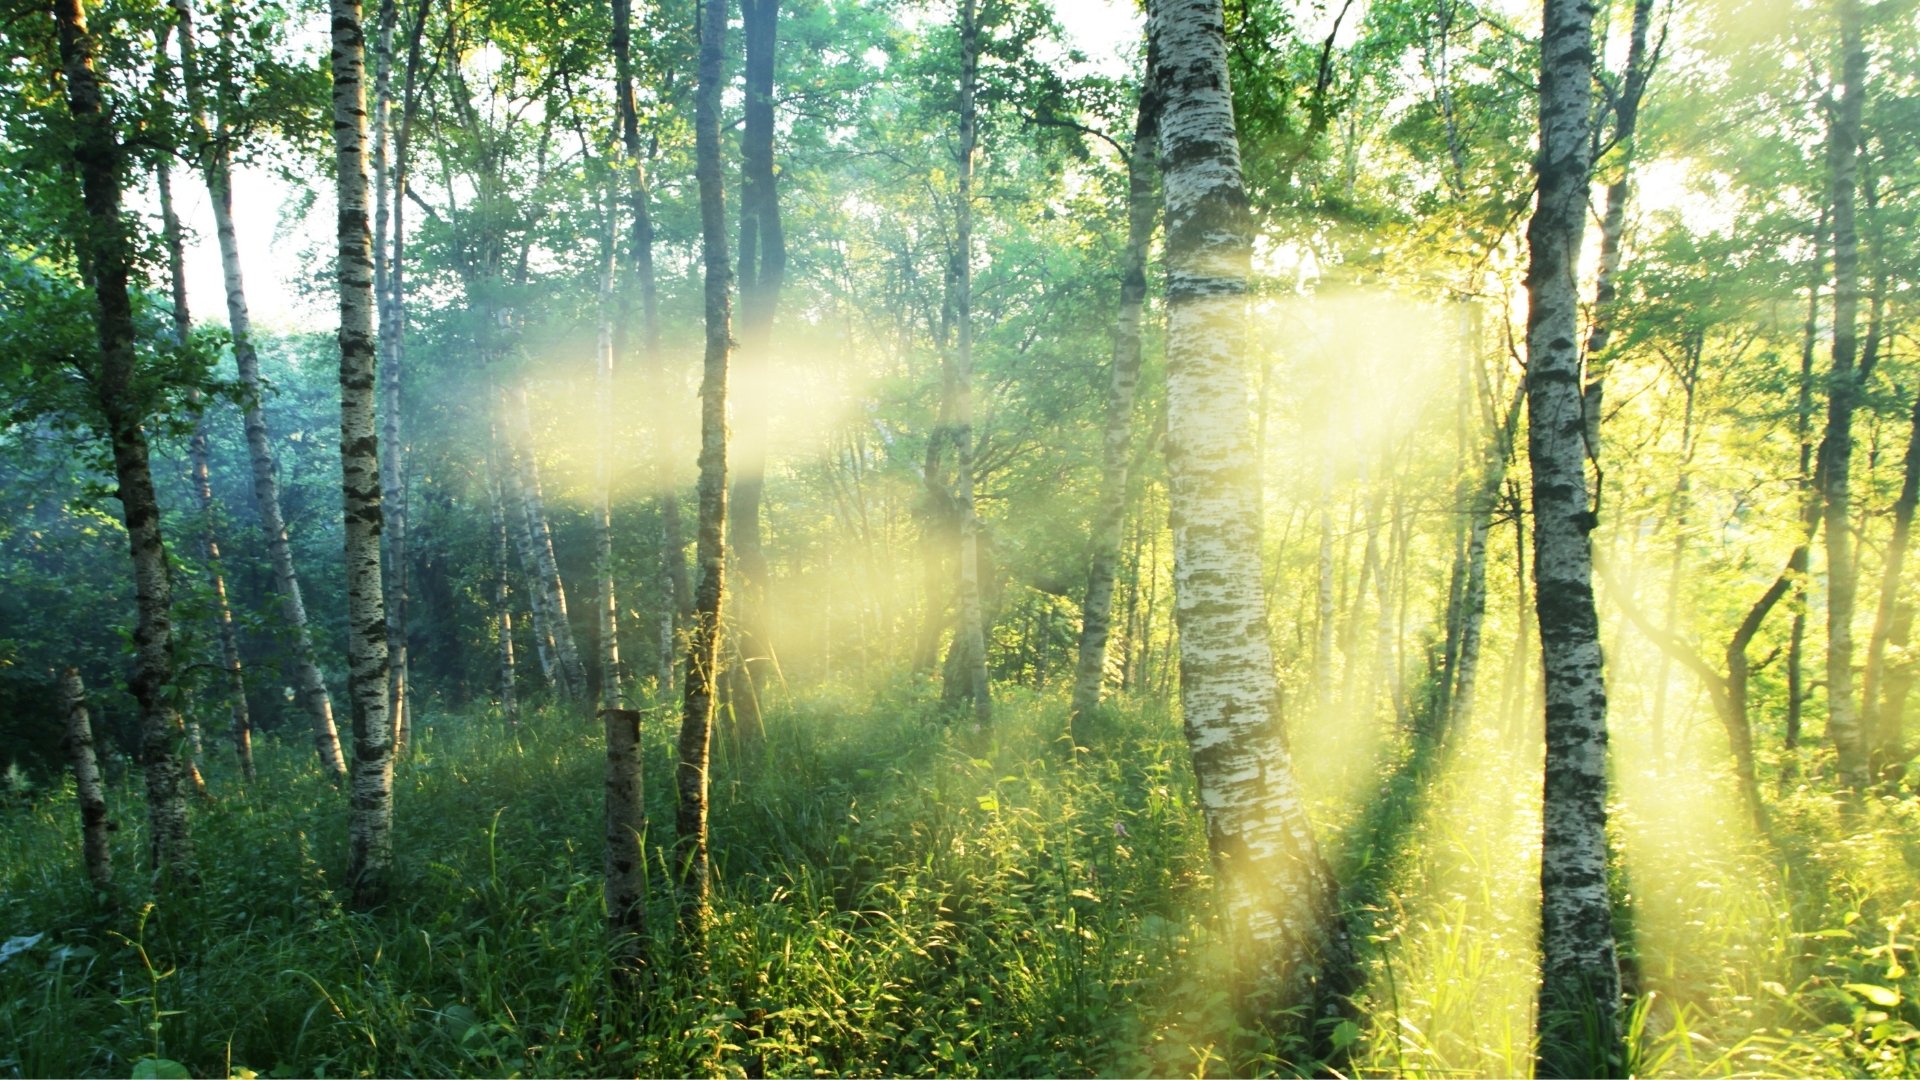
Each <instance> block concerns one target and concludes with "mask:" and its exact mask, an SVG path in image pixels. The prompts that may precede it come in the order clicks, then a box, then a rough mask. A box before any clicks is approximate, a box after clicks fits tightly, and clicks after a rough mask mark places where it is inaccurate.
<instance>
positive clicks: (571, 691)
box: [512, 384, 593, 702]
mask: <svg viewBox="0 0 1920 1080" xmlns="http://www.w3.org/2000/svg"><path fill="white" fill-rule="evenodd" d="M512 409H513V421H512V422H513V423H514V425H515V426H516V427H517V428H518V429H519V433H520V438H519V440H518V441H519V444H520V456H519V462H520V464H519V468H520V472H521V474H522V475H521V476H520V477H519V478H518V482H519V484H520V490H521V493H522V495H523V496H524V504H525V506H526V511H527V527H528V528H529V529H530V530H532V536H533V557H534V562H535V566H534V568H533V569H531V570H530V571H529V572H530V573H538V574H539V576H540V578H541V581H542V582H543V585H542V587H543V588H544V589H545V590H546V594H547V606H548V612H547V614H548V618H549V620H550V625H549V630H550V631H551V633H552V634H553V643H554V647H555V649H556V650H557V657H558V660H559V663H560V675H561V678H562V679H563V680H564V681H565V682H566V686H567V689H566V697H567V700H569V701H582V702H587V701H591V700H593V692H592V690H590V689H589V688H588V686H587V669H586V665H585V664H583V663H581V660H580V648H579V645H578V644H577V643H576V641H575V639H574V636H573V623H572V621H571V620H570V618H569V616H568V615H567V586H566V583H565V582H564V581H562V580H561V578H560V561H559V559H558V558H556V557H555V555H554V550H553V529H552V528H551V527H550V526H549V524H548V522H547V503H546V498H545V497H544V495H543V494H542V492H541V488H540V463H539V461H538V459H537V458H536V457H535V455H534V441H533V419H532V413H531V411H530V410H529V409H528V405H527V388H526V386H525V385H524V384H523V385H521V386H519V387H518V388H517V389H516V390H515V392H514V401H513V405H512Z"/></svg>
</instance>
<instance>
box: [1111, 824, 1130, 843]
mask: <svg viewBox="0 0 1920 1080" xmlns="http://www.w3.org/2000/svg"><path fill="white" fill-rule="evenodd" d="M1113 835H1114V836H1116V837H1118V838H1120V839H1122V840H1125V839H1126V838H1127V823H1126V822H1124V821H1115V822H1114V823H1113Z"/></svg>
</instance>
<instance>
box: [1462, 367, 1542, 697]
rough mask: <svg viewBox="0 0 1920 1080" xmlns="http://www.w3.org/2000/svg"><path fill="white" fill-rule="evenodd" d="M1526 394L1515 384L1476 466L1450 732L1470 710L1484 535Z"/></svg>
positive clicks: (1483, 586) (1483, 606)
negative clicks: (1477, 476)
mask: <svg viewBox="0 0 1920 1080" xmlns="http://www.w3.org/2000/svg"><path fill="white" fill-rule="evenodd" d="M1525 394H1526V391H1525V387H1524V386H1519V387H1515V388H1514V393H1513V398H1512V400H1510V401H1509V402H1508V403H1507V411H1506V413H1505V414H1504V415H1502V416H1501V418H1500V425H1499V427H1497V428H1495V429H1494V431H1493V432H1492V433H1491V436H1492V437H1491V438H1489V439H1488V440H1487V446H1486V451H1485V453H1486V456H1485V458H1484V459H1483V460H1482V462H1481V466H1480V468H1481V473H1480V477H1481V482H1480V488H1479V490H1478V491H1476V492H1475V493H1474V502H1473V506H1472V507H1471V509H1470V513H1472V515H1473V522H1472V525H1471V526H1470V528H1469V530H1468V535H1467V581H1466V589H1465V592H1464V593H1463V594H1462V596H1461V601H1460V604H1461V612H1460V655H1459V657H1458V658H1457V660H1456V663H1457V664H1458V669H1457V670H1456V671H1455V672H1454V673H1453V675H1454V684H1453V694H1452V696H1451V697H1450V698H1449V699H1448V707H1449V708H1450V709H1451V710H1452V711H1451V716H1450V718H1449V720H1448V728H1449V729H1450V730H1454V731H1457V730H1459V729H1461V728H1462V727H1464V726H1465V725H1466V722H1467V718H1468V717H1470V716H1472V715H1473V702H1474V693H1475V689H1476V688H1475V683H1476V681H1477V680H1478V678H1479V674H1480V643H1481V629H1482V628H1483V627H1484V626H1485V624H1486V617H1487V538H1488V534H1490V533H1491V532H1492V531H1493V514H1494V511H1495V510H1496V509H1498V507H1499V504H1500V488H1501V485H1503V484H1505V483H1506V480H1507V463H1508V462H1509V461H1511V460H1512V459H1513V440H1514V435H1515V434H1516V432H1517V429H1518V428H1519V425H1520V406H1521V404H1522V403H1523V402H1524V401H1525ZM1523 595H1524V593H1523ZM1521 621H1522V622H1525V621H1526V620H1525V619H1522V620H1521Z"/></svg>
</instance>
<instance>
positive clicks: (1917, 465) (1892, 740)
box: [1863, 394, 1920, 774]
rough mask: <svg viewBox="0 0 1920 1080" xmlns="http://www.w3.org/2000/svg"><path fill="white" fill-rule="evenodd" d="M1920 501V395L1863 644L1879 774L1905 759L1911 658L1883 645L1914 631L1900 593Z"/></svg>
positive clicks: (1899, 643)
mask: <svg viewBox="0 0 1920 1080" xmlns="http://www.w3.org/2000/svg"><path fill="white" fill-rule="evenodd" d="M1916 505H1920V394H1916V395H1915V397H1914V401H1913V421H1912V426H1911V427H1909V429H1908V435H1907V454H1906V459H1905V461H1904V463H1903V470H1902V473H1901V479H1900V495H1899V497H1898V498H1896V499H1895V500H1894V502H1893V534H1892V535H1891V536H1889V537H1887V554H1886V561H1885V562H1884V563H1883V564H1882V566H1881V569H1880V607H1879V610H1878V611H1877V612H1876V613H1875V615H1874V619H1873V637H1872V638H1870V639H1869V640H1868V644H1867V674H1866V680H1865V684H1864V693H1863V698H1864V700H1865V701H1866V702H1867V705H1868V707H1869V708H1871V709H1873V711H1874V722H1873V725H1872V730H1873V743H1872V745H1871V747H1870V748H1869V749H1870V750H1871V752H1872V756H1873V760H1874V762H1875V767H1876V770H1877V772H1879V773H1881V774H1884V773H1885V772H1886V771H1887V770H1888V769H1889V768H1890V767H1892V766H1894V765H1895V764H1896V763H1898V762H1901V761H1903V760H1904V759H1905V756H1906V755H1905V750H1904V748H1905V738H1904V735H1903V733H1902V732H1901V730H1900V729H1901V726H1902V725H1901V720H1902V714H1903V713H1904V712H1905V708H1906V698H1907V690H1908V689H1909V687H1910V686H1911V685H1912V676H1911V675H1910V674H1909V673H1908V672H1909V671H1910V669H1911V668H1912V667H1913V661H1912V660H1897V661H1894V662H1891V663H1890V662H1889V661H1888V658H1887V647H1888V646H1889V645H1893V646H1895V647H1896V648H1899V649H1902V650H1904V649H1905V647H1906V645H1907V643H1908V641H1909V640H1910V638H1911V636H1912V633H1913V603H1912V602H1911V601H1909V600H1906V599H1903V598H1902V596H1901V588H1900V586H1901V583H1902V575H1903V574H1904V573H1905V571H1906V561H1907V546H1908V544H1909V542H1910V541H1911V539H1912V537H1913V514H1914V508H1915V506H1916Z"/></svg>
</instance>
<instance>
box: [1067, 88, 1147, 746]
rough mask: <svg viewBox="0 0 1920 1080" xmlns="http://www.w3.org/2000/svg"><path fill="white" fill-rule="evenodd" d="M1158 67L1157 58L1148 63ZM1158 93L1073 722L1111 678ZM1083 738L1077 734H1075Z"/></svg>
mask: <svg viewBox="0 0 1920 1080" xmlns="http://www.w3.org/2000/svg"><path fill="white" fill-rule="evenodd" d="M1147 70H1148V72H1149V73H1151V72H1152V70H1153V65H1152V63H1151V62H1149V63H1148V65H1147ZM1158 110H1159V100H1158V97H1157V95H1156V94H1155V93H1154V92H1153V87H1152V84H1150V83H1143V84H1142V85H1141V87H1140V104H1139V109H1138V112H1137V115H1136V117H1135V120H1134V125H1133V146H1132V148H1131V151H1130V153H1129V154H1128V155H1127V246H1126V249H1125V251H1124V253H1123V254H1122V255H1121V261H1120V311H1119V313H1118V314H1117V315H1115V316H1114V320H1113V372H1112V376H1111V379H1110V381H1109V383H1108V387H1107V427H1106V438H1105V439H1104V441H1103V442H1102V444H1101V448H1100V453H1101V471H1100V505H1099V506H1098V508H1097V509H1095V511H1094V515H1093V530H1092V533H1091V535H1090V536H1089V537H1088V545H1087V546H1088V547H1089V548H1090V549H1091V550H1090V552H1089V554H1090V558H1089V559H1088V560H1087V593H1086V600H1085V602H1084V603H1083V604H1082V605H1081V607H1080V612H1081V614H1080V654H1079V663H1078V665H1077V666H1076V667H1075V669H1074V679H1073V706H1072V711H1071V712H1070V713H1069V718H1068V723H1069V724H1072V723H1074V722H1076V721H1078V720H1079V718H1080V717H1081V716H1083V715H1085V714H1086V713H1087V712H1089V711H1091V710H1092V709H1093V708H1094V707H1095V706H1097V705H1099V704H1100V687H1101V685H1102V683H1104V682H1105V680H1106V672H1107V637H1108V635H1109V633H1111V631H1112V626H1113V582H1114V578H1115V576H1116V575H1117V573H1118V570H1119V565H1120V533H1121V526H1122V525H1123V524H1124V523H1125V522H1126V516H1127V471H1128V470H1127V467H1128V465H1130V464H1131V463H1132V461H1133V398H1134V390H1135V388H1136V387H1137V386H1138V385H1139V383H1140V314H1141V311H1142V310H1143V309H1144V308H1145V307H1146V301H1147V246H1148V245H1149V244H1150V243H1152V240H1153V226H1154V211H1155V210H1156V209H1158V207H1157V206H1156V205H1155V203H1154V197H1153V196H1154V173H1153V144H1154V141H1155V139H1156V138H1157V137H1158V129H1157V127H1156V125H1157V122H1158V120H1157V115H1156V114H1157V112H1158ZM1076 740H1077V737H1076Z"/></svg>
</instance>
